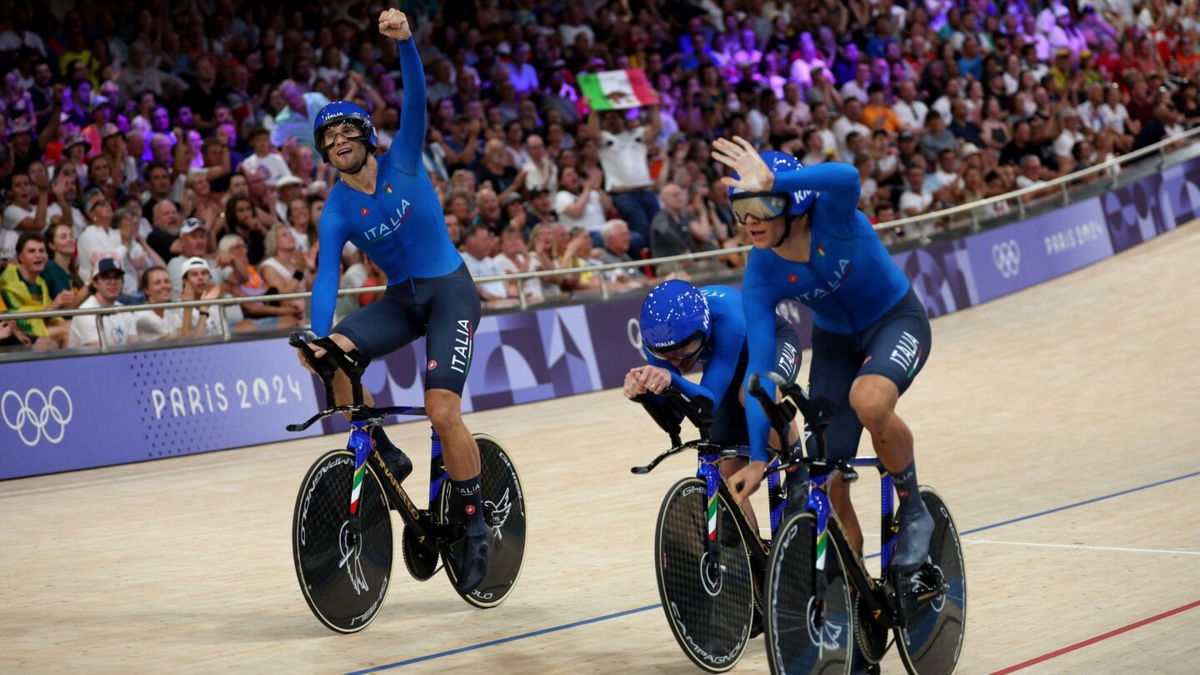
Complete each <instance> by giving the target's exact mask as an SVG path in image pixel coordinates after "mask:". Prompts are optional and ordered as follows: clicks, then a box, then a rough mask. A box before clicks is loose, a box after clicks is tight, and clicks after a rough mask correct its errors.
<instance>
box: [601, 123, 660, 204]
mask: <svg viewBox="0 0 1200 675" xmlns="http://www.w3.org/2000/svg"><path fill="white" fill-rule="evenodd" d="M645 133H646V127H637V128H636V129H634V130H632V131H622V132H621V133H619V134H611V133H609V132H607V131H601V132H600V167H601V168H602V169H604V189H605V190H608V191H609V192H612V191H613V190H615V189H620V188H634V187H644V186H649V185H650V184H651V183H652V182H653V181H652V180H651V179H650V163H649V161H648V160H647V157H646V142H645V139H644V136H645Z"/></svg>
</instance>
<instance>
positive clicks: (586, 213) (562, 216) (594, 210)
mask: <svg viewBox="0 0 1200 675" xmlns="http://www.w3.org/2000/svg"><path fill="white" fill-rule="evenodd" d="M578 198H579V196H578V195H575V194H573V193H571V192H568V191H566V190H559V191H558V194H556V195H554V212H555V213H557V214H558V220H559V222H561V223H562V224H563V225H566V226H567V229H573V228H576V227H582V228H584V229H586V230H587V231H588V232H592V231H595V232H599V231H600V228H602V227H604V223H605V222H606V219H605V217H604V207H603V206H601V205H600V193H598V192H596V191H595V190H591V191H590V192H589V193H588V200H587V206H584V207H583V213H582V214H581V215H580V216H579V217H578V218H572V217H571V216H568V215H567V207H568V206H570V205H571V204H574V203H575V200H577V199H578Z"/></svg>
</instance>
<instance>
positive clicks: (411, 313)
mask: <svg viewBox="0 0 1200 675" xmlns="http://www.w3.org/2000/svg"><path fill="white" fill-rule="evenodd" d="M399 49H400V71H401V75H402V78H403V82H404V108H403V111H402V113H401V115H400V130H399V133H397V134H396V137H395V140H394V141H393V145H392V147H391V149H390V150H389V151H388V152H386V153H384V154H382V155H380V156H378V157H377V160H378V162H379V173H378V176H377V177H376V180H375V190H374V192H373V193H372V194H365V193H362V192H359V191H357V190H355V189H353V188H351V187H350V186H348V185H346V184H345V183H344V182H339V183H337V184H335V185H334V186H333V189H332V190H331V191H330V193H329V199H328V201H327V202H326V203H325V210H324V212H323V213H322V214H321V221H320V226H319V233H320V245H321V250H320V253H319V258H318V266H317V269H318V271H317V278H316V282H315V283H314V285H313V294H312V330H313V331H314V332H315V333H316V334H317V335H321V336H324V335H327V334H328V333H329V332H330V329H329V327H330V324H331V323H332V321H333V310H334V302H335V300H336V295H337V288H338V270H339V263H340V261H341V255H342V247H343V246H344V245H345V243H346V242H347V241H350V242H353V243H354V245H355V246H357V247H358V248H359V249H361V250H362V251H363V252H364V253H365V254H366V255H368V256H369V257H370V258H371V260H372V261H373V262H374V263H375V264H376V265H378V266H379V267H380V269H382V270H383V271H384V272H385V273H386V274H387V279H388V289H387V292H386V293H385V295H384V297H383V298H382V299H381V300H379V301H378V302H376V303H374V304H371V305H368V306H367V307H365V308H363V309H361V310H359V311H357V312H355V313H354V314H353V315H351V316H349V317H347V318H346V319H345V320H343V321H342V322H341V323H339V324H338V325H337V327H336V328H334V329H333V332H335V333H339V334H341V335H345V336H346V337H348V338H350V340H351V341H352V342H354V344H355V346H356V347H357V348H358V350H359V351H360V352H361V353H363V354H364V355H365V356H367V357H368V358H375V357H378V356H382V355H384V354H387V353H388V352H391V351H393V350H395V349H398V348H400V347H402V346H403V345H405V344H408V343H409V342H412V341H413V340H415V339H417V338H418V337H420V336H421V335H422V334H424V335H426V336H427V337H426V344H425V348H426V355H427V358H428V362H427V366H426V371H427V372H426V378H425V388H426V389H434V388H437V389H449V390H451V391H454V392H455V393H456V394H459V395H461V394H462V389H463V385H464V383H465V382H466V376H467V370H468V369H469V367H470V361H471V349H472V342H473V340H474V336H475V329H476V327H477V326H478V325H479V315H480V304H479V294H478V292H477V291H476V289H475V285H474V283H473V282H472V280H471V275H470V273H468V272H467V268H466V266H465V265H464V263H463V259H462V256H460V255H459V253H458V251H457V250H456V249H455V247H454V244H453V243H452V242H451V241H450V236H449V235H448V234H447V232H446V222H445V219H444V217H443V216H442V209H441V206H440V204H439V202H438V198H437V194H436V193H435V192H434V189H433V183H432V182H431V181H430V179H429V174H428V173H427V172H426V171H425V166H424V163H423V162H422V157H421V151H422V144H423V142H424V139H425V123H426V107H425V106H426V102H425V98H426V94H425V73H424V69H423V68H422V66H421V58H420V55H419V54H418V52H417V47H416V45H415V44H414V41H413V40H411V39H409V40H402V41H399Z"/></svg>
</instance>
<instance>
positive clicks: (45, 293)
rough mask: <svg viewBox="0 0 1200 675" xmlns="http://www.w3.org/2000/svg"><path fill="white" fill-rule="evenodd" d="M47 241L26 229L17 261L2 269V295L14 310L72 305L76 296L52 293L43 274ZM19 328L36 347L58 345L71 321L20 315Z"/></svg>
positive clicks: (33, 346)
mask: <svg viewBox="0 0 1200 675" xmlns="http://www.w3.org/2000/svg"><path fill="white" fill-rule="evenodd" d="M47 259H48V258H47V254H46V243H45V240H44V239H42V235H40V234H38V233H37V232H24V233H22V234H21V236H20V238H19V239H18V241H17V259H16V264H11V265H9V266H8V267H6V268H4V271H3V273H0V298H3V301H4V303H3V304H4V306H6V307H7V308H8V310H9V311H14V312H37V311H45V310H54V309H59V308H61V307H69V306H70V305H71V303H72V302H73V301H74V299H75V295H74V293H72V292H71V291H69V290H65V291H60V292H59V293H58V295H55V296H52V295H51V294H50V287H49V285H48V284H47V283H46V280H45V279H44V278H43V276H42V272H43V271H44V270H45V268H46V261H47ZM16 325H17V328H18V329H19V331H20V332H21V333H22V334H23V335H25V336H27V337H28V338H29V339H30V341H31V343H30V345H29V346H30V348H31V349H33V350H45V349H55V348H57V347H59V346H62V345H63V344H64V343H65V342H66V338H67V331H68V330H69V328H70V325H69V323H68V322H66V321H63V320H62V319H51V320H46V319H20V320H18V321H17V322H16Z"/></svg>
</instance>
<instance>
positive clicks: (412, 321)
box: [329, 284, 422, 481]
mask: <svg viewBox="0 0 1200 675" xmlns="http://www.w3.org/2000/svg"><path fill="white" fill-rule="evenodd" d="M413 300H414V298H413V296H412V292H411V291H410V290H409V287H408V286H407V285H404V284H397V285H395V286H389V287H388V290H387V292H386V293H384V295H383V297H382V298H381V299H380V300H379V301H377V302H375V303H373V304H370V305H367V306H366V307H363V308H362V309H360V310H358V311H357V312H354V313H353V314H351V315H350V316H348V317H346V318H345V319H343V320H342V321H341V322H340V323H338V325H337V326H335V327H334V328H333V331H332V332H331V333H330V334H329V339H331V340H333V342H334V343H335V344H336V345H337V346H338V347H341V349H342V351H345V352H351V351H354V350H358V352H359V353H360V354H362V355H363V356H365V357H367V358H368V359H375V358H378V357H381V356H384V355H386V354H389V353H391V352H393V351H395V350H397V349H399V348H401V347H403V346H404V345H406V344H408V343H410V342H412V341H413V340H415V339H417V338H418V337H420V335H421V332H420V331H421V328H422V322H421V321H419V320H417V318H416V317H414V315H413V312H412V303H413ZM333 396H334V399H335V400H336V401H337V403H338V405H347V404H350V403H352V402H353V400H354V399H353V392H352V389H351V383H350V378H349V376H347V375H346V373H344V372H343V371H341V370H340V369H339V370H338V371H337V372H336V373H335V374H334V380H333ZM363 403H365V404H366V405H368V406H374V405H375V397H374V396H372V395H371V392H370V391H369V390H367V389H366V388H365V387H364V388H363ZM371 439H372V440H373V441H375V447H376V448H377V449H378V450H379V452H380V456H381V457H382V458H383V460H384V462H385V463H386V464H387V465H388V468H389V470H390V471H391V472H392V474H393V475H394V476H395V478H396V480H398V481H403V480H404V479H405V478H406V477H407V476H408V475H409V474H410V473H411V472H412V461H411V460H410V459H409V458H408V456H407V455H405V454H404V452H403V451H402V450H400V448H397V447H396V446H395V444H393V443H392V442H391V440H390V439H389V438H388V437H387V433H386V432H384V430H383V427H375V428H374V429H372V430H371Z"/></svg>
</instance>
